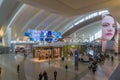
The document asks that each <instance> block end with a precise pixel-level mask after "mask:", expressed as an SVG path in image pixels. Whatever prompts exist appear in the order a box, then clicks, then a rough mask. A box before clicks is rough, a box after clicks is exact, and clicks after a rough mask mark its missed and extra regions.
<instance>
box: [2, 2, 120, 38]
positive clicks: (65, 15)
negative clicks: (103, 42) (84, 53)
mask: <svg viewBox="0 0 120 80" xmlns="http://www.w3.org/2000/svg"><path fill="white" fill-rule="evenodd" d="M10 1H11V0H10ZM5 2H6V3H7V0H4V3H5ZM24 3H25V4H24ZM18 4H19V5H18ZM21 4H22V5H21ZM6 5H9V7H11V10H10V11H9V10H8V9H9V7H8V8H7V9H6V10H7V11H9V14H4V13H2V16H6V15H7V16H9V17H2V18H3V19H5V20H4V23H0V25H1V24H2V25H4V24H6V29H7V28H8V27H11V30H12V34H11V35H12V40H24V39H26V38H25V37H24V32H26V31H27V29H28V28H32V29H39V30H52V31H59V32H62V33H65V32H63V31H65V30H66V29H67V28H68V27H69V26H71V25H72V24H74V22H76V21H77V20H78V19H81V18H83V17H85V16H86V15H88V14H91V13H93V12H96V11H98V10H103V9H108V10H109V11H110V13H111V14H112V15H113V16H115V17H116V19H117V20H120V19H119V18H118V16H119V13H120V12H119V8H120V0H116V1H114V0H96V1H91V0H87V1H86V0H85V1H83V0H51V1H47V0H14V4H13V3H11V4H6ZM10 5H13V6H10ZM16 6H18V7H16ZM0 8H2V9H0V11H3V9H4V8H3V6H2V5H1V7H0ZM0 18H1V14H0ZM13 18H14V19H13ZM97 21H99V19H98V20H97ZM97 21H93V22H92V23H90V24H91V25H84V27H85V26H87V27H88V26H89V28H91V30H92V29H93V26H96V30H98V28H99V29H100V25H99V24H100V22H97ZM0 22H3V21H2V20H0ZM98 26H99V27H98ZM82 27H83V26H82ZM79 28H81V27H79ZM79 28H77V32H76V33H77V36H80V35H82V34H83V33H85V32H86V34H85V35H88V34H89V33H90V32H91V31H90V30H86V29H85V28H84V29H83V28H81V29H80V30H79ZM94 28H95V27H94ZM72 30H74V32H75V28H71V29H70V30H68V32H67V31H66V32H67V33H71V34H72ZM87 33H88V34H87ZM94 33H95V32H91V35H92V34H94ZM71 34H69V35H71ZM69 35H67V36H69ZM88 37H89V36H88Z"/></svg>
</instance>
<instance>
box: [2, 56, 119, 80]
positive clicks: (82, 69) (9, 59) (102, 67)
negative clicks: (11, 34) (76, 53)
mask: <svg viewBox="0 0 120 80" xmlns="http://www.w3.org/2000/svg"><path fill="white" fill-rule="evenodd" d="M119 63H120V57H119V56H115V59H114V61H113V62H111V60H110V59H109V58H108V59H106V60H105V62H103V63H100V64H98V68H97V71H96V72H95V74H93V73H92V71H90V70H89V69H88V65H89V64H83V63H80V62H79V67H78V70H75V68H74V60H73V59H72V58H68V59H67V60H65V61H61V60H60V59H57V60H50V64H49V61H43V62H41V61H35V60H33V58H32V55H31V54H30V55H28V56H27V58H26V59H24V57H23V56H22V55H20V54H18V55H14V54H2V55H0V66H1V67H2V74H1V76H0V80H38V75H39V73H40V72H43V71H44V70H45V71H47V73H48V80H54V70H56V71H57V73H58V74H57V80H88V79H89V80H108V79H109V77H110V76H111V74H112V72H113V71H114V70H115V69H116V67H117V66H118V64H119ZM17 64H20V73H19V74H18V73H17ZM66 64H67V65H68V70H67V71H66V70H65V65H66Z"/></svg>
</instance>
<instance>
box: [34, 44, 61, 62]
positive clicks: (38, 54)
mask: <svg viewBox="0 0 120 80" xmlns="http://www.w3.org/2000/svg"><path fill="white" fill-rule="evenodd" d="M61 50H62V47H53V46H42V47H41V46H37V47H34V50H33V51H34V52H33V57H34V58H36V59H39V60H47V59H56V58H60V57H61V52H62V51H61Z"/></svg>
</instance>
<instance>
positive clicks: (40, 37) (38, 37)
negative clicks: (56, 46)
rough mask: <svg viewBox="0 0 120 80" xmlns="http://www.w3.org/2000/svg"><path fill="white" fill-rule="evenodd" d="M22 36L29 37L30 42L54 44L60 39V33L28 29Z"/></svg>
mask: <svg viewBox="0 0 120 80" xmlns="http://www.w3.org/2000/svg"><path fill="white" fill-rule="evenodd" d="M24 36H26V37H29V40H30V41H46V42H56V41H57V40H58V39H60V38H62V35H61V32H55V31H47V30H34V29H28V30H27V32H25V33H24Z"/></svg>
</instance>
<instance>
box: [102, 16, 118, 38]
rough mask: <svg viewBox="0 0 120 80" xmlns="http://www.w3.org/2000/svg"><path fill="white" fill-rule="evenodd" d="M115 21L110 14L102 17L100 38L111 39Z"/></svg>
mask: <svg viewBox="0 0 120 80" xmlns="http://www.w3.org/2000/svg"><path fill="white" fill-rule="evenodd" d="M115 27H116V24H115V21H114V18H113V17H112V16H109V15H107V16H104V17H103V18H102V39H103V40H111V39H112V38H113V36H114V34H115Z"/></svg>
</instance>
